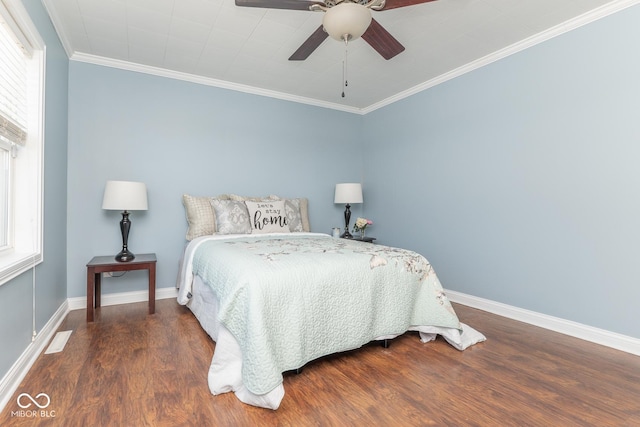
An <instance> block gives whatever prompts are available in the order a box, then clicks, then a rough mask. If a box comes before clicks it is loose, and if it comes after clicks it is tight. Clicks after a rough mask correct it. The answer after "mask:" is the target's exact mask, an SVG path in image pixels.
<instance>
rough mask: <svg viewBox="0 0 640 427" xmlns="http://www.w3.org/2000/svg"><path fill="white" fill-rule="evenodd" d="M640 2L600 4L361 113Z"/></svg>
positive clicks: (628, 1) (384, 100) (634, 0)
mask: <svg viewBox="0 0 640 427" xmlns="http://www.w3.org/2000/svg"><path fill="white" fill-rule="evenodd" d="M639 3H640V0H617V1H613V2H611V3H608V4H606V5H603V6H600V7H598V8H596V9H593V10H591V11H589V12H586V13H584V14H582V15H580V16H577V17H575V18H573V19H570V20H569V21H565V22H563V23H561V24H558V25H556V26H555V27H551V28H549V29H548V30H545V31H543V32H541V33H538V34H535V35H533V36H531V37H528V38H526V39H524V40H521V41H519V42H517V43H514V44H512V45H510V46H507V47H506V48H504V49H500V50H498V51H496V52H493V53H491V54H489V55H486V56H484V57H482V58H480V59H477V60H475V61H472V62H469V63H468V64H465V65H463V66H461V67H458V68H456V69H455V70H452V71H449V72H447V73H444V74H441V75H439V76H438V77H436V78H434V79H431V80H428V81H426V82H424V83H420V84H419V85H416V86H414V87H412V88H410V89H407V90H404V91H402V92H399V93H397V94H395V95H393V96H390V97H388V98H386V99H383V100H382V101H380V102H376V103H375V104H372V105H370V106H368V107H365V108H363V109H362V110H361V114H368V113H370V112H372V111H375V110H377V109H379V108H382V107H385V106H387V105H389V104H393V103H394V102H397V101H400V100H402V99H404V98H408V97H410V96H412V95H415V94H416V93H419V92H422V91H424V90H427V89H429V88H432V87H434V86H436V85H439V84H441V83H444V82H446V81H449V80H451V79H455V78H456V77H459V76H461V75H463V74H466V73H469V72H471V71H473V70H477V69H478V68H481V67H484V66H485V65H489V64H491V63H492V62H496V61H498V60H500V59H503V58H506V57H507V56H510V55H513V54H514V53H518V52H520V51H523V50H525V49H528V48H530V47H532V46H535V45H537V44H540V43H542V42H545V41H547V40H550V39H552V38H554V37H557V36H559V35H562V34H564V33H566V32H569V31H572V30H575V29H576V28H579V27H582V26H583V25H586V24H589V23H591V22H594V21H597V20H599V19H601V18H604V17H606V16H609V15H611V14H613V13H616V12H619V11H621V10H623V9H626V8H628V7H631V6H634V5H637V4H639Z"/></svg>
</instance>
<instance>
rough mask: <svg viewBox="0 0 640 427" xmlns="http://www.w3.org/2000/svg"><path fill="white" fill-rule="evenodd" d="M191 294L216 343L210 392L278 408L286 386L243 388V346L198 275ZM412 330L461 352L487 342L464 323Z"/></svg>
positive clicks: (191, 304)
mask: <svg viewBox="0 0 640 427" xmlns="http://www.w3.org/2000/svg"><path fill="white" fill-rule="evenodd" d="M192 276H193V275H192ZM189 292H191V293H192V295H193V297H192V298H191V299H190V300H189V299H188V298H187V301H188V304H187V306H188V307H189V308H190V309H191V311H192V312H193V313H194V315H195V316H196V318H197V319H198V321H199V322H200V325H201V326H202V328H203V329H204V330H205V331H206V332H207V334H209V336H211V338H212V339H213V340H214V341H216V347H215V351H214V354H213V359H212V361H211V366H210V367H209V372H208V376H207V379H208V383H209V390H210V391H211V393H212V394H214V395H217V394H222V393H228V392H234V393H235V395H236V397H237V398H238V399H239V400H240V401H241V402H244V403H246V404H248V405H253V406H258V407H261V408H268V409H274V410H275V409H278V407H279V406H280V402H281V401H282V399H283V397H284V386H283V385H282V384H280V385H278V386H277V387H276V388H274V389H273V390H271V391H270V392H269V393H266V394H263V395H256V394H254V393H251V392H250V391H249V390H247V389H246V387H244V385H243V383H242V353H241V350H240V346H239V345H238V343H237V341H236V340H235V338H234V337H233V335H231V333H230V332H229V331H228V330H227V329H226V328H225V327H224V325H222V324H220V322H219V321H218V301H217V299H216V297H215V295H214V293H213V290H211V288H210V287H209V286H207V285H206V284H205V283H203V282H202V280H201V279H200V278H199V277H197V276H196V277H192V280H190V281H189ZM185 295H186V294H185ZM410 330H413V331H419V333H420V339H421V341H422V342H429V341H432V340H434V339H435V338H436V336H437V335H438V334H439V335H442V336H443V337H444V338H445V339H446V340H447V342H449V343H450V344H451V345H452V346H453V347H455V348H457V349H458V350H464V349H465V348H467V347H468V346H470V345H473V344H475V343H478V342H481V341H484V340H485V339H486V338H485V337H484V335H482V334H481V333H480V332H478V331H476V330H475V329H473V328H471V327H470V326H468V325H465V324H464V323H463V324H462V331H463V332H462V333H460V331H459V330H457V329H449V328H440V327H436V326H421V327H412V328H410ZM396 336H397V335H387V336H382V337H378V338H376V339H377V340H383V339H391V338H395V337H396Z"/></svg>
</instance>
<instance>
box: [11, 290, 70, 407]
mask: <svg viewBox="0 0 640 427" xmlns="http://www.w3.org/2000/svg"><path fill="white" fill-rule="evenodd" d="M67 313H69V303H68V301H64V302H63V303H62V304H61V305H60V307H58V310H56V312H55V313H54V314H53V316H51V318H50V319H49V321H48V322H47V324H46V325H44V327H43V328H42V330H40V332H39V333H38V334H37V335H36V339H35V341H33V342H32V343H30V344H29V345H28V346H27V348H26V349H25V350H24V351H23V352H22V354H21V355H20V357H19V358H18V360H16V362H15V363H14V364H13V366H12V367H11V369H9V371H8V372H7V373H6V374H5V376H4V377H3V378H2V380H0V412H2V411H3V410H4V407H5V406H6V405H7V403H8V402H9V399H10V398H11V396H13V393H15V391H16V390H17V388H18V386H19V385H20V383H21V382H22V380H23V379H24V377H25V376H26V375H27V373H28V372H29V370H30V369H31V367H32V366H33V364H34V363H35V362H36V360H37V359H38V356H40V353H42V351H43V350H44V348H45V347H46V345H47V344H48V343H49V341H50V340H51V338H52V337H53V336H54V335H55V333H56V331H57V330H58V327H60V324H61V323H62V321H63V320H64V319H65V317H66V316H67Z"/></svg>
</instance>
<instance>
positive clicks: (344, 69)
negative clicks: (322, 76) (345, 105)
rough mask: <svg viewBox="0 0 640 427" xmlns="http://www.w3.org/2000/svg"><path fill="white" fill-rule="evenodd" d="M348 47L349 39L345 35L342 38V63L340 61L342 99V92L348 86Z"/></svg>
mask: <svg viewBox="0 0 640 427" xmlns="http://www.w3.org/2000/svg"><path fill="white" fill-rule="evenodd" d="M348 46H349V37H348V36H346V35H345V37H344V61H342V82H343V86H342V97H343V98H344V92H345V90H346V87H347V86H349V82H348V81H347V56H348Z"/></svg>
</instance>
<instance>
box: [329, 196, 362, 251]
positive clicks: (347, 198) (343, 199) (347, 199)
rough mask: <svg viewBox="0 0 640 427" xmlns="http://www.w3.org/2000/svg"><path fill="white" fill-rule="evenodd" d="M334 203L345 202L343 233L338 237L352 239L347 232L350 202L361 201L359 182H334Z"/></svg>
mask: <svg viewBox="0 0 640 427" xmlns="http://www.w3.org/2000/svg"><path fill="white" fill-rule="evenodd" d="M333 202H334V203H346V207H345V210H344V233H342V235H341V236H340V237H342V238H345V239H352V238H353V236H352V235H351V233H349V221H350V220H351V203H362V185H360V184H359V183H344V184H336V193H335V198H334V200H333Z"/></svg>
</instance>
